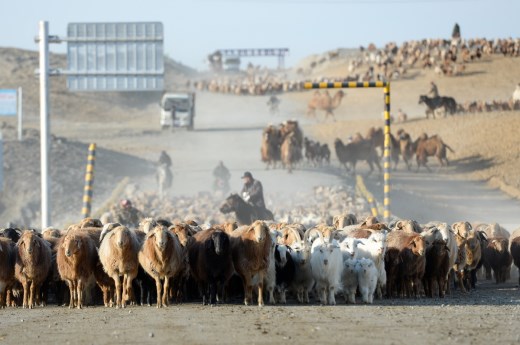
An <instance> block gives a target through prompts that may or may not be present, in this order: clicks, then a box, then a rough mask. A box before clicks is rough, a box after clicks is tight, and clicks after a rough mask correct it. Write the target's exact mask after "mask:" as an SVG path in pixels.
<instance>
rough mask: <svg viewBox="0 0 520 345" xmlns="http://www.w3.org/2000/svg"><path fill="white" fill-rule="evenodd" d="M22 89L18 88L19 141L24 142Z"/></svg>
mask: <svg viewBox="0 0 520 345" xmlns="http://www.w3.org/2000/svg"><path fill="white" fill-rule="evenodd" d="M22 99H23V98H22V87H19V88H18V140H19V141H22V131H23V129H22V124H23V106H22Z"/></svg>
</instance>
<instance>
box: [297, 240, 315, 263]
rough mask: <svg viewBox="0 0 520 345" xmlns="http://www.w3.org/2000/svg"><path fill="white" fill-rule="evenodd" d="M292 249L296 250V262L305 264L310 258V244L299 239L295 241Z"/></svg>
mask: <svg viewBox="0 0 520 345" xmlns="http://www.w3.org/2000/svg"><path fill="white" fill-rule="evenodd" d="M292 249H293V251H294V256H295V259H296V260H295V262H297V263H299V264H300V265H301V266H304V265H305V264H306V263H307V262H308V261H309V258H310V255H311V249H310V247H309V246H306V245H305V242H303V241H299V242H296V243H293V246H292Z"/></svg>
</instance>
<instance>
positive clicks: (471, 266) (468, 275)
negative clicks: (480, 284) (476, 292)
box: [464, 230, 482, 290]
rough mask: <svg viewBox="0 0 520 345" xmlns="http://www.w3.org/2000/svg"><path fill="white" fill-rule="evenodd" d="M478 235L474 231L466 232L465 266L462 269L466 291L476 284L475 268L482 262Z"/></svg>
mask: <svg viewBox="0 0 520 345" xmlns="http://www.w3.org/2000/svg"><path fill="white" fill-rule="evenodd" d="M481 240H482V239H481V238H480V234H479V233H478V232H477V231H475V230H470V231H469V232H468V235H467V238H466V244H465V248H464V249H465V251H466V266H465V267H464V281H465V285H466V287H467V289H468V290H469V289H470V288H475V285H476V283H477V268H478V266H479V263H481V261H482V246H481Z"/></svg>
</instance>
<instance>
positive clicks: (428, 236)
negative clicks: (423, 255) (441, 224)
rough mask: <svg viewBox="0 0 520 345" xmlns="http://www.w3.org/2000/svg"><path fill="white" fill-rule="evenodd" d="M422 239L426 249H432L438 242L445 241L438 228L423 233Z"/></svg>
mask: <svg viewBox="0 0 520 345" xmlns="http://www.w3.org/2000/svg"><path fill="white" fill-rule="evenodd" d="M421 237H422V238H424V244H425V245H426V248H430V247H431V246H432V245H433V244H434V243H435V242H436V241H443V239H442V234H441V233H440V231H439V229H437V228H431V229H429V230H427V231H424V232H422V233H421Z"/></svg>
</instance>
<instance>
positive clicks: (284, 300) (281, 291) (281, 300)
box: [280, 288, 287, 304]
mask: <svg viewBox="0 0 520 345" xmlns="http://www.w3.org/2000/svg"><path fill="white" fill-rule="evenodd" d="M280 303H283V304H287V300H286V297H285V288H282V289H281V290H280Z"/></svg>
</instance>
